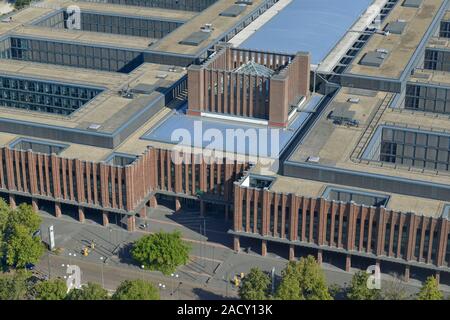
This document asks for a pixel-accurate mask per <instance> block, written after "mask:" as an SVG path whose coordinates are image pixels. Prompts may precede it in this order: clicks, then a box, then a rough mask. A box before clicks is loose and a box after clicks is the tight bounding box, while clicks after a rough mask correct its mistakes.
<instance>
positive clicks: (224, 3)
mask: <svg viewBox="0 0 450 320" xmlns="http://www.w3.org/2000/svg"><path fill="white" fill-rule="evenodd" d="M235 2H236V1H234V0H219V1H217V2H216V3H215V4H213V5H211V6H210V7H209V8H207V9H205V10H203V11H202V12H201V13H199V14H197V15H196V16H195V17H194V18H192V19H191V20H190V21H188V22H187V23H185V24H184V25H183V26H182V27H180V28H178V29H177V30H175V31H173V32H172V33H170V34H169V35H168V36H166V37H165V38H163V39H161V40H160V41H158V42H157V43H155V44H154V45H152V46H151V47H150V50H151V51H158V52H161V51H162V52H170V53H175V54H180V55H196V54H198V53H199V52H202V51H203V50H205V49H206V48H209V47H210V46H211V43H213V42H217V40H220V39H221V38H222V37H223V36H224V34H225V33H227V32H228V31H229V30H230V29H231V28H232V27H233V26H235V25H236V24H237V23H238V22H239V21H240V20H242V19H244V18H245V17H246V16H248V15H249V14H250V13H251V12H253V11H254V10H256V9H257V8H258V7H259V6H260V5H262V4H263V3H265V0H254V1H253V4H252V5H250V6H247V7H246V8H245V10H244V11H243V12H242V13H240V14H239V15H238V16H236V17H229V16H221V15H220V13H222V12H223V11H225V10H226V9H228V8H229V7H230V6H232V5H234V4H235ZM208 23H210V24H212V26H213V30H212V32H211V33H210V36H209V38H208V39H206V40H204V41H203V42H202V43H200V44H199V45H198V46H191V45H184V44H180V42H181V41H183V40H185V39H186V38H187V37H189V36H190V35H191V34H192V33H194V32H197V31H200V28H201V27H202V26H204V25H205V24H208Z"/></svg>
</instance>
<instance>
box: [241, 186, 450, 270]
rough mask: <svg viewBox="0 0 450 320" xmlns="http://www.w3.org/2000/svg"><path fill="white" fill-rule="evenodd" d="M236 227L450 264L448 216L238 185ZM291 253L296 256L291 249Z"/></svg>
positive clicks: (348, 249) (347, 249)
mask: <svg viewBox="0 0 450 320" xmlns="http://www.w3.org/2000/svg"><path fill="white" fill-rule="evenodd" d="M234 231H235V232H236V233H237V234H244V235H245V233H247V234H249V235H250V236H251V234H253V235H255V234H257V235H260V236H262V237H268V239H271V238H272V239H273V238H279V239H284V240H288V242H290V243H292V244H297V245H300V244H301V243H304V244H305V243H307V244H308V245H314V246H315V247H317V248H318V249H319V250H320V249H321V248H323V249H325V250H326V249H327V248H330V249H333V248H334V249H341V250H342V252H343V253H344V252H347V253H348V254H360V253H363V254H365V255H366V256H367V257H388V258H395V259H400V260H403V261H404V262H422V263H426V264H431V265H434V266H435V267H448V266H449V265H450V261H448V255H447V258H446V251H447V245H448V244H447V242H448V237H449V231H450V223H449V221H448V219H445V218H432V217H426V216H421V215H416V214H412V213H403V212H396V211H392V210H387V209H385V208H383V207H379V208H375V207H367V206H363V205H358V204H355V203H353V202H351V203H342V202H335V201H329V200H325V199H323V198H317V199H316V198H308V197H302V196H297V195H294V194H280V193H274V192H272V191H269V190H262V189H255V188H247V187H242V186H240V185H239V184H238V183H236V184H235V202H234ZM238 239H239V238H238ZM238 239H237V240H236V241H235V246H237V248H238V247H239V240H238ZM236 242H237V243H236ZM262 245H263V249H262V250H263V251H265V250H267V245H266V244H264V243H263V244H262ZM290 256H291V258H293V252H291V250H290ZM446 259H447V260H446Z"/></svg>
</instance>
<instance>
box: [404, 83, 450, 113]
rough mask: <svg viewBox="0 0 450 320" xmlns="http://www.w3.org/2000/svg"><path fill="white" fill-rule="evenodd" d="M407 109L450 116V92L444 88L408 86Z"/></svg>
mask: <svg viewBox="0 0 450 320" xmlns="http://www.w3.org/2000/svg"><path fill="white" fill-rule="evenodd" d="M405 108H406V109H412V110H420V111H426V112H434V113H444V114H450V90H449V89H448V88H443V87H432V86H425V85H413V84H408V85H407V86H406V97H405Z"/></svg>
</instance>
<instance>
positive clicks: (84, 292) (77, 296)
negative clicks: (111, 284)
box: [66, 282, 109, 300]
mask: <svg viewBox="0 0 450 320" xmlns="http://www.w3.org/2000/svg"><path fill="white" fill-rule="evenodd" d="M66 299H67V300H108V299H109V297H108V291H106V290H105V289H103V288H102V287H101V286H100V285H98V284H96V283H92V282H88V283H87V285H85V286H82V287H81V289H72V290H70V292H69V293H68V294H67V296H66Z"/></svg>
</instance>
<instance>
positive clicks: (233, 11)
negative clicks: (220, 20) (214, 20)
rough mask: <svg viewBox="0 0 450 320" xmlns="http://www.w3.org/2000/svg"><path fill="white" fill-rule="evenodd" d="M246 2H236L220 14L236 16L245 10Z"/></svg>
mask: <svg viewBox="0 0 450 320" xmlns="http://www.w3.org/2000/svg"><path fill="white" fill-rule="evenodd" d="M246 7H247V5H246V4H235V5H232V6H231V7H229V8H227V9H225V10H224V11H222V12H221V13H220V14H219V16H222V17H232V18H235V17H237V16H239V15H240V14H241V13H242V12H244V11H245V8H246Z"/></svg>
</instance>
